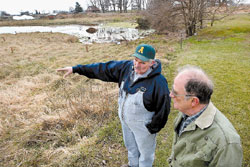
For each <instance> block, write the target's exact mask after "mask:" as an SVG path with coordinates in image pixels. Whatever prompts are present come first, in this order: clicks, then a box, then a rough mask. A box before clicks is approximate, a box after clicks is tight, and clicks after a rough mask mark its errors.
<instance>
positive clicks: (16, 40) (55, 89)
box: [0, 14, 250, 167]
mask: <svg viewBox="0 0 250 167" xmlns="http://www.w3.org/2000/svg"><path fill="white" fill-rule="evenodd" d="M178 42H179V41H178V40H176V39H169V38H168V37H167V36H163V35H151V36H149V37H146V38H144V39H140V40H137V41H131V42H129V43H121V45H116V44H93V45H88V46H86V45H83V44H81V43H79V42H78V40H77V39H76V38H75V37H73V36H69V35H65V34H60V33H29V34H25V33H23V34H16V35H11V34H1V35H0V53H1V54H0V59H1V62H0V67H1V70H0V166H1V167H17V166H18V167H31V166H32V167H40V166H43V167H80V166H84V167H100V166H107V167H119V166H121V165H122V164H125V163H127V155H126V150H125V148H124V145H123V141H122V133H121V127H120V123H119V120H118V117H117V91H118V89H117V85H116V84H113V83H104V82H101V81H98V80H90V79H88V78H86V77H83V76H79V75H77V74H75V75H72V76H70V77H68V78H66V79H63V78H62V74H60V73H56V71H55V70H56V69H57V68H59V67H64V66H73V65H76V64H86V63H93V62H99V61H108V60H123V59H131V57H130V55H131V54H132V53H133V52H134V49H135V47H136V46H137V45H138V44H139V43H149V44H152V45H153V46H155V48H156V50H157V58H158V59H160V60H161V61H162V64H163V75H164V76H166V78H167V79H168V81H169V85H171V84H172V82H173V78H174V74H175V71H176V68H177V67H179V66H182V65H185V64H193V65H198V66H200V67H202V68H203V69H205V70H206V71H207V73H208V74H209V75H211V76H212V78H213V80H214V82H215V92H214V94H213V96H212V101H213V103H214V104H215V105H216V106H217V107H218V108H219V109H220V110H221V111H222V112H223V113H224V114H225V115H226V116H227V117H228V119H229V120H230V121H231V122H232V123H233V125H234V126H235V128H236V129H237V131H238V132H239V134H240V136H241V139H242V146H243V150H244V164H243V166H244V167H248V166H249V164H250V157H249V155H250V141H249V139H250V134H249V133H248V132H249V127H250V124H249V115H250V112H249V111H250V103H249V95H250V85H249V83H250V78H249V76H250V17H249V14H248V15H247V14H244V15H234V16H231V17H229V18H226V19H225V20H223V21H220V22H217V23H216V24H215V26H214V27H212V28H210V27H209V28H206V29H204V30H202V31H201V32H199V33H198V35H197V36H194V37H191V38H188V39H186V40H185V41H184V43H183V49H180V44H179V43H178ZM86 47H88V50H87V49H86ZM177 113H178V111H175V110H173V109H172V112H171V114H170V117H169V121H168V123H167V125H166V127H165V128H164V129H163V130H162V131H161V132H160V133H159V135H158V137H157V142H158V145H157V150H156V160H155V163H154V166H155V167H166V166H168V165H167V158H168V156H169V155H170V152H171V144H172V137H173V120H174V118H175V116H176V115H177Z"/></svg>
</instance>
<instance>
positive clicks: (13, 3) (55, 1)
mask: <svg viewBox="0 0 250 167" xmlns="http://www.w3.org/2000/svg"><path fill="white" fill-rule="evenodd" d="M76 2H78V3H79V4H80V5H81V7H82V8H83V10H86V9H87V6H88V5H90V3H89V0H1V1H0V11H5V12H7V13H9V14H20V12H25V11H29V12H31V13H35V10H37V11H39V12H41V13H45V12H51V13H52V12H53V10H61V11H62V10H64V11H69V8H70V7H73V8H75V3H76ZM244 2H245V3H248V4H250V0H244Z"/></svg>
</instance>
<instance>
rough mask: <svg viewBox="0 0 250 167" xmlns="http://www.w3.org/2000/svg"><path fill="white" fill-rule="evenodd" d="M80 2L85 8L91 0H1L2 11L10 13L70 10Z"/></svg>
mask: <svg viewBox="0 0 250 167" xmlns="http://www.w3.org/2000/svg"><path fill="white" fill-rule="evenodd" d="M76 2H78V3H79V4H80V5H81V7H82V8H83V10H86V9H87V5H88V4H89V5H90V3H89V0H0V11H5V12H7V13H9V14H20V12H25V11H29V12H31V13H34V12H35V10H37V11H39V12H41V13H42V12H43V13H44V12H48V11H50V12H53V10H64V11H69V8H70V7H73V8H75V4H76Z"/></svg>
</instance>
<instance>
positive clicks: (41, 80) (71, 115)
mask: <svg viewBox="0 0 250 167" xmlns="http://www.w3.org/2000/svg"><path fill="white" fill-rule="evenodd" d="M1 39H4V40H2V41H1V47H0V53H1V57H0V58H1V63H0V67H1V71H0V80H1V82H0V140H1V144H0V145H1V146H0V150H1V151H0V164H1V165H0V166H18V165H19V166H29V165H31V166H32V163H34V164H39V163H44V162H46V161H45V159H47V160H48V161H52V162H53V160H51V156H55V157H56V158H58V156H56V154H60V156H63V157H65V156H66V155H64V154H65V153H66V154H67V153H68V152H70V151H68V149H69V150H71V149H73V148H71V146H72V145H75V144H77V143H81V144H83V140H86V141H88V137H90V138H91V137H92V136H93V132H95V131H96V130H97V129H98V128H100V127H101V126H102V125H103V124H104V123H105V121H107V118H108V117H110V115H112V114H114V113H113V111H115V109H114V108H115V107H116V93H117V88H116V85H114V84H107V83H103V82H98V81H95V80H88V79H86V78H84V77H80V76H77V75H73V76H72V77H69V78H68V79H63V78H62V75H61V74H58V73H56V72H55V69H56V68H59V67H63V66H66V65H76V64H78V63H86V62H90V61H91V62H92V61H94V60H97V59H98V58H95V57H94V56H93V55H97V54H101V51H98V52H97V54H96V53H95V51H94V50H96V49H98V50H103V47H107V45H106V46H101V45H97V48H96V47H93V46H89V52H88V53H87V52H86V51H85V47H84V45H83V44H81V43H79V42H76V40H75V37H72V36H68V35H64V34H60V33H58V34H52V33H30V34H16V35H10V34H5V35H1ZM72 39H73V40H72ZM106 56H108V55H106ZM107 59H109V58H107ZM114 87H115V90H114ZM100 97H103V98H100ZM107 104H108V105H107ZM45 146H46V147H48V149H47V148H46V149H44V150H43V149H42V148H43V147H45ZM38 148H39V149H38ZM59 148H60V149H59ZM58 149H59V150H58ZM62 150H63V151H62ZM73 150H74V149H73ZM28 154H29V158H32V157H33V160H32V159H29V158H28V159H27V156H28ZM33 154H34V156H30V155H33ZM47 154H48V155H47ZM37 155H39V156H40V155H41V158H40V160H39V159H37V158H35V157H36V156H37ZM44 156H45V157H44ZM46 156H49V157H46ZM67 156H68V155H67ZM38 161H39V162H38ZM40 161H42V162H40ZM48 163H49V162H48ZM28 164H29V165H28Z"/></svg>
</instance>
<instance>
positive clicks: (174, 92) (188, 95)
mask: <svg viewBox="0 0 250 167" xmlns="http://www.w3.org/2000/svg"><path fill="white" fill-rule="evenodd" d="M170 93H172V95H174V97H179V96H185V97H191V96H195V95H191V94H186V95H184V94H177V93H176V91H175V90H174V87H172V90H171V92H170Z"/></svg>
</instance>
